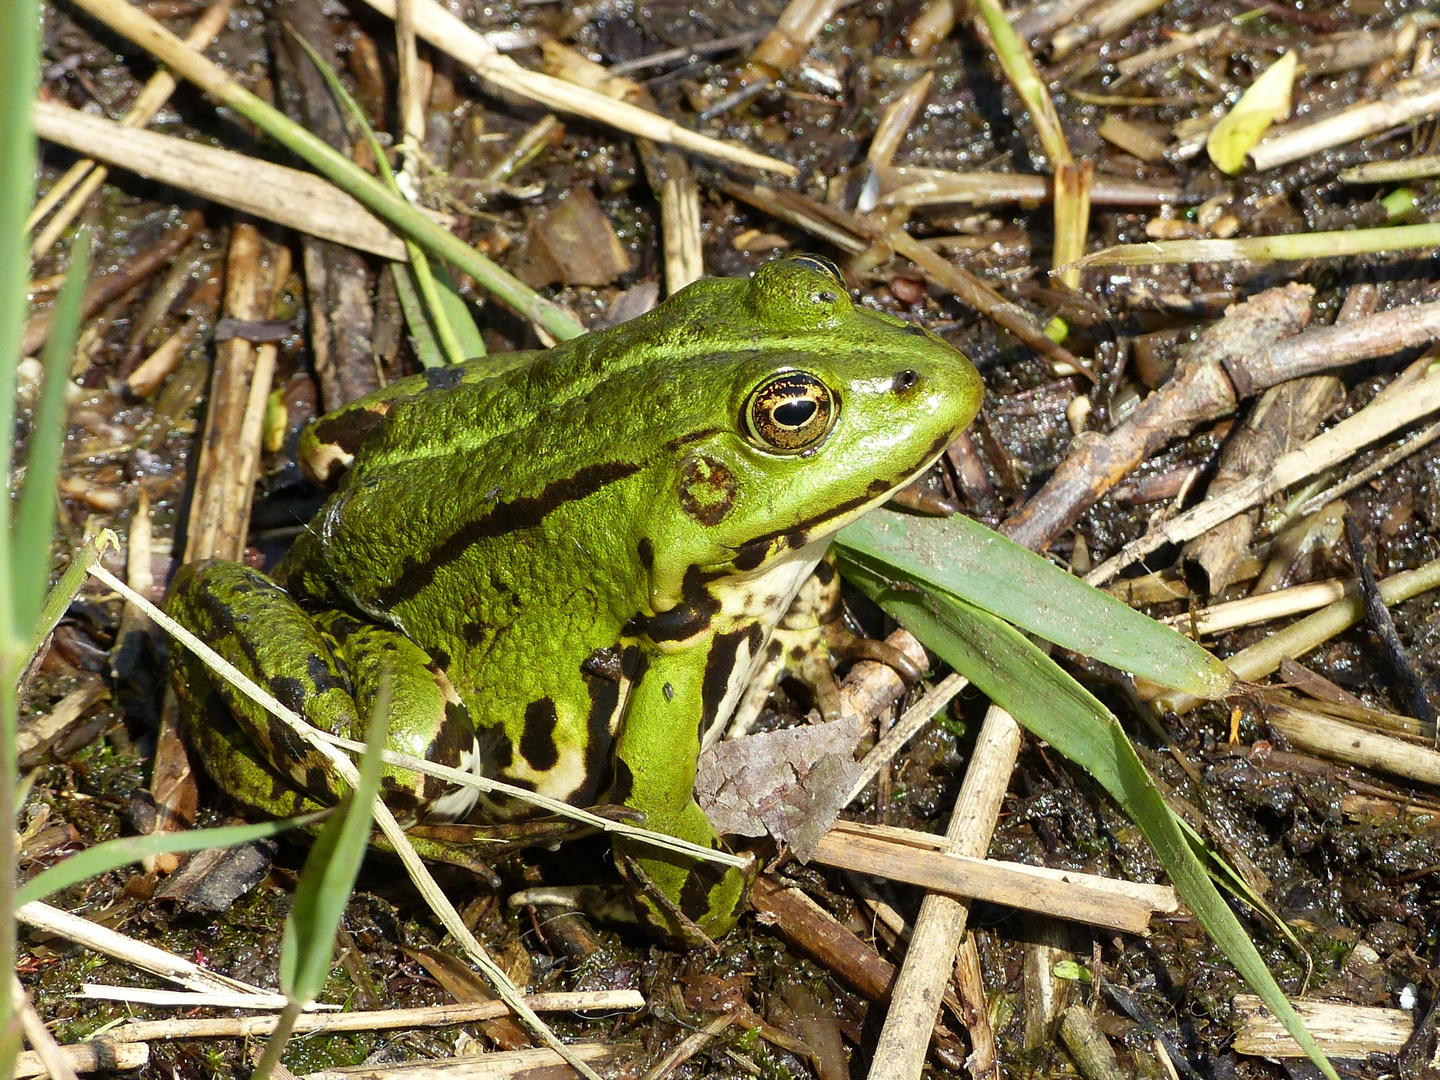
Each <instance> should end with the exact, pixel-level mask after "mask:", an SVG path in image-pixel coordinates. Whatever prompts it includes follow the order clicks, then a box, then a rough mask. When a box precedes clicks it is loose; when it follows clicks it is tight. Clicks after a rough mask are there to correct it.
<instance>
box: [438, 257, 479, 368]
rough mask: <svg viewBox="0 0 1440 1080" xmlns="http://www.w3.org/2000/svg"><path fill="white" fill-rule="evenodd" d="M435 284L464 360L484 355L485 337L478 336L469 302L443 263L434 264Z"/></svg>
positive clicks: (477, 328)
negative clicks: (456, 286)
mask: <svg viewBox="0 0 1440 1080" xmlns="http://www.w3.org/2000/svg"><path fill="white" fill-rule="evenodd" d="M435 285H436V287H437V288H438V289H439V290H440V303H441V305H442V306H443V307H444V309H445V316H446V318H447V319H448V320H449V322H450V325H451V327H452V328H453V329H454V331H455V339H456V340H457V341H458V342H459V343H460V355H461V356H462V357H463V358H464V359H466V360H473V359H474V358H475V357H477V356H484V355H485V339H484V338H483V337H481V336H480V327H478V326H476V325H475V316H474V315H472V314H471V313H470V304H469V302H468V301H467V300H466V299H465V297H463V296H461V295H460V290H459V289H457V288H455V282H454V280H453V279H452V278H451V277H450V273H449V271H447V270H446V269H445V266H444V264H443V263H436V264H435Z"/></svg>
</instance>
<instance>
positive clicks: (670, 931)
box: [506, 845, 755, 950]
mask: <svg viewBox="0 0 1440 1080" xmlns="http://www.w3.org/2000/svg"><path fill="white" fill-rule="evenodd" d="M615 856H616V859H615V861H616V865H617V867H618V868H619V869H620V873H621V876H622V877H623V878H624V879H625V882H624V884H615V885H570V886H543V887H537V888H532V889H522V890H520V891H519V892H515V893H512V894H511V895H510V896H509V898H508V899H507V900H506V903H507V904H508V905H509V906H510V907H511V908H512V909H513V908H520V907H525V906H528V905H537V906H548V907H557V908H561V909H563V910H565V911H576V912H580V913H582V914H585V915H588V916H590V917H591V918H593V919H595V920H596V921H597V922H600V923H603V924H605V925H607V926H616V927H623V928H635V929H640V930H644V931H645V932H646V933H648V934H649V935H650V936H651V937H653V938H656V939H657V940H660V941H663V942H665V943H666V944H668V945H673V946H675V947H677V948H696V947H703V948H707V949H711V950H713V949H715V948H716V945H715V939H716V938H717V937H719V936H721V935H723V934H724V933H725V932H726V931H728V930H729V929H730V927H731V926H733V925H734V924H735V921H736V919H738V918H739V915H740V911H741V909H742V908H743V906H744V903H745V898H746V896H747V895H748V890H749V884H750V881H751V880H752V879H753V878H754V876H755V863H754V862H753V860H752V861H751V862H750V864H749V865H748V867H747V868H746V869H744V870H739V869H736V868H734V867H728V866H722V865H719V864H717V863H704V862H701V863H694V864H692V869H691V870H690V872H689V874H690V876H689V877H688V878H687V881H686V884H685V885H684V886H683V887H682V889H681V898H680V901H679V902H678V903H677V902H676V901H674V900H672V899H671V898H670V895H669V894H668V893H667V889H666V886H665V885H662V884H661V883H660V882H658V881H656V880H655V878H653V877H652V876H651V875H650V873H649V872H647V869H646V866H645V865H644V863H647V862H648V863H649V864H650V865H651V868H654V860H653V859H648V858H647V859H644V860H642V859H638V858H632V857H631V856H630V855H629V854H628V853H626V852H625V851H624V850H623V849H621V848H620V847H619V846H618V845H617V848H616V852H615ZM737 889H738V895H733V896H732V894H733V893H736V891H737ZM701 903H703V904H704V905H705V910H703V911H700V910H699V905H700V904H701ZM687 907H690V908H693V909H695V911H696V914H695V915H694V916H692V915H689V914H687V913H686V911H685V908H687Z"/></svg>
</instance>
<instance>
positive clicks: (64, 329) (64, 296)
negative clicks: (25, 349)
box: [10, 228, 90, 636]
mask: <svg viewBox="0 0 1440 1080" xmlns="http://www.w3.org/2000/svg"><path fill="white" fill-rule="evenodd" d="M89 276H90V230H89V229H88V228H85V229H81V230H80V232H79V235H77V236H76V237H75V245H74V247H73V248H72V249H71V252H70V271H69V273H68V274H66V276H65V284H64V286H63V287H62V288H61V289H60V295H59V296H58V297H57V298H56V300H55V315H54V318H53V319H52V321H51V323H50V336H49V337H48V338H47V339H46V341H45V353H44V367H45V383H44V386H43V387H42V389H41V391H40V397H39V399H38V401H37V403H36V406H35V423H34V425H33V426H32V428H31V431H30V449H29V453H28V454H27V455H26V458H25V490H24V491H22V492H21V493H20V506H19V507H18V509H17V510H16V512H15V550H14V551H13V552H12V553H11V556H10V558H11V563H10V567H11V570H10V581H11V588H12V590H13V591H12V594H11V595H12V596H13V597H14V599H13V600H12V601H11V602H12V603H13V604H14V605H15V613H14V618H15V620H16V621H17V623H18V624H19V625H21V626H24V627H26V628H29V627H30V626H32V625H33V624H34V622H35V617H36V615H38V614H39V613H40V603H41V600H42V599H43V598H44V596H45V588H46V586H47V585H48V584H49V582H50V547H51V544H52V543H53V542H54V538H55V507H56V505H57V504H58V502H59V494H58V491H57V489H56V486H55V485H56V483H57V481H58V480H59V477H60V448H61V447H62V446H63V445H64V443H65V416H66V412H67V403H66V401H65V388H66V387H67V386H68V385H69V383H70V354H71V353H72V352H74V350H75V337H76V334H77V333H78V332H79V329H80V304H81V302H82V301H83V300H84V298H85V282H86V279H87V278H89ZM27 636H28V634H27Z"/></svg>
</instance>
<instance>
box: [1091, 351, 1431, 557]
mask: <svg viewBox="0 0 1440 1080" xmlns="http://www.w3.org/2000/svg"><path fill="white" fill-rule="evenodd" d="M1428 363H1429V362H1428V361H1422V362H1421V364H1422V365H1428ZM1402 378H1403V376H1402ZM1399 381H1400V380H1397V382H1399ZM1387 389H1388V388H1387ZM1382 398H1383V400H1382ZM1437 409H1440V370H1437V371H1434V372H1432V373H1430V374H1428V375H1422V376H1421V377H1420V378H1418V379H1414V380H1409V381H1407V383H1406V390H1405V392H1404V393H1396V394H1386V395H1382V396H1381V397H1377V398H1376V400H1375V401H1372V402H1371V403H1370V404H1369V405H1367V406H1366V407H1365V408H1363V409H1361V410H1360V411H1359V412H1358V413H1356V414H1355V415H1354V416H1351V417H1348V418H1346V419H1345V420H1342V421H1341V422H1340V423H1338V424H1336V425H1335V426H1334V427H1333V428H1331V429H1330V430H1328V431H1326V432H1323V433H1322V434H1320V435H1317V436H1316V437H1315V438H1313V439H1311V440H1310V441H1309V442H1308V443H1306V444H1305V445H1304V446H1302V447H1300V449H1298V450H1294V451H1291V452H1290V453H1288V454H1286V455H1285V456H1283V457H1281V458H1280V459H1279V460H1277V461H1276V462H1275V465H1274V467H1273V468H1272V469H1271V470H1270V471H1269V472H1268V473H1265V474H1264V475H1261V476H1252V477H1250V478H1249V479H1247V480H1244V481H1242V482H1241V483H1239V484H1236V485H1235V486H1234V487H1233V488H1230V489H1229V490H1228V491H1226V492H1225V493H1224V494H1222V495H1218V496H1216V497H1215V498H1213V499H1207V500H1205V502H1203V503H1201V504H1200V505H1199V506H1197V507H1195V508H1194V509H1193V510H1189V511H1186V512H1185V513H1183V514H1181V515H1180V516H1179V517H1176V518H1172V519H1170V520H1169V521H1166V522H1162V523H1161V524H1160V525H1159V526H1157V527H1156V528H1154V529H1152V530H1151V531H1150V532H1148V533H1146V534H1145V535H1144V536H1142V537H1141V538H1140V539H1139V540H1136V541H1133V542H1132V543H1129V544H1126V545H1125V546H1124V547H1123V548H1121V549H1120V551H1119V552H1118V553H1116V554H1115V555H1114V556H1112V557H1111V558H1109V559H1107V560H1106V561H1105V562H1103V563H1101V564H1100V565H1099V566H1097V567H1096V568H1095V569H1094V570H1093V571H1091V572H1090V573H1089V574H1088V575H1086V578H1085V580H1086V581H1087V582H1088V583H1089V584H1091V585H1103V584H1104V583H1105V582H1107V581H1109V580H1110V579H1111V578H1113V577H1114V576H1115V575H1116V574H1118V573H1119V572H1120V571H1121V570H1123V569H1124V568H1125V567H1127V566H1129V565H1130V564H1131V563H1133V562H1135V561H1136V560H1137V559H1143V558H1144V557H1145V556H1146V555H1148V554H1150V552H1152V551H1154V550H1155V549H1156V548H1158V547H1160V546H1161V545H1163V544H1167V543H1169V544H1179V543H1183V542H1184V541H1186V540H1189V539H1191V538H1193V537H1196V536H1199V535H1200V534H1201V533H1203V532H1205V531H1206V530H1207V529H1212V528H1214V527H1215V526H1216V525H1218V524H1220V523H1221V522H1222V521H1227V520H1229V519H1230V518H1232V517H1234V516H1235V515H1236V514H1239V513H1242V512H1243V511H1245V510H1248V509H1250V507H1252V506H1256V505H1258V504H1259V503H1261V502H1262V501H1264V500H1265V499H1268V498H1269V497H1270V496H1271V495H1273V494H1275V493H1276V492H1277V491H1283V490H1284V489H1285V488H1287V487H1289V486H1290V485H1291V484H1294V483H1296V482H1298V481H1300V480H1304V479H1305V478H1306V477H1310V476H1314V475H1315V474H1316V473H1318V472H1321V471H1323V470H1324V469H1328V468H1330V466H1332V465H1335V464H1337V463H1339V462H1341V461H1344V460H1346V459H1347V458H1350V457H1353V456H1354V455H1355V454H1358V453H1359V452H1360V451H1361V450H1363V449H1364V448H1365V447H1367V446H1369V445H1370V444H1371V443H1372V442H1375V441H1376V440H1377V439H1382V438H1384V437H1385V436H1387V435H1389V434H1391V433H1392V432H1394V431H1398V430H1399V429H1400V428H1403V427H1407V426H1408V425H1410V424H1413V423H1414V422H1415V421H1416V420H1419V419H1421V418H1422V417H1424V416H1426V415H1428V414H1429V413H1432V412H1434V411H1435V410H1437Z"/></svg>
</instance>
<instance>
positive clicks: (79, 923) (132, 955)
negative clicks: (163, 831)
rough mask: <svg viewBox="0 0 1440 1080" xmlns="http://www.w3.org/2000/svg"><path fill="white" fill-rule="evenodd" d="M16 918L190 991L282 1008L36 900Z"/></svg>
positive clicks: (279, 1001)
mask: <svg viewBox="0 0 1440 1080" xmlns="http://www.w3.org/2000/svg"><path fill="white" fill-rule="evenodd" d="M15 918H16V919H17V920H18V921H20V922H22V923H24V924H25V925H26V926H29V927H31V928H32V929H35V930H42V931H44V932H46V933H50V934H55V935H57V936H59V937H63V938H65V939H66V940H67V941H73V942H75V943H76V944H77V945H83V946H84V947H85V948H87V949H93V950H95V951H96V952H98V953H104V954H105V955H106V956H110V957H113V958H115V959H116V960H122V961H124V962H125V963H127V964H133V965H134V966H135V967H138V968H140V969H141V970H142V971H148V972H150V973H151V974H152V975H158V976H160V977H161V978H162V979H168V980H169V981H170V982H173V983H179V984H180V985H181V986H187V987H189V988H190V989H192V990H196V991H218V992H222V993H223V992H234V993H248V994H254V995H257V996H260V997H262V998H265V999H268V1000H269V1001H271V1002H272V1004H271V1008H275V1009H279V1008H283V1007H284V1005H285V997H284V995H282V994H278V993H275V992H274V991H273V990H265V989H262V988H261V987H258V986H252V985H251V984H250V983H246V982H241V981H240V980H239V979H232V978H230V977H229V976H228V975H221V974H219V973H218V972H214V971H209V970H207V969H206V968H202V967H201V966H200V965H199V964H196V963H194V962H193V961H190V960H186V959H185V958H184V957H182V956H176V955H175V954H174V953H170V952H166V951H165V950H164V949H162V948H159V947H158V946H155V945H151V944H149V943H148V942H144V941H137V940H136V939H135V938H132V937H127V936H126V935H125V934H122V933H120V932H119V931H117V930H111V929H110V928H109V927H108V926H101V925H100V924H99V923H94V922H91V921H90V920H89V919H82V918H81V917H80V916H78V915H72V914H70V913H69V912H68V911H61V910H60V909H59V908H56V907H51V906H50V905H49V904H42V903H41V902H40V901H38V900H34V901H31V902H30V903H28V904H24V905H22V906H21V907H20V908H19V910H17V911H16V912H15Z"/></svg>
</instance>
